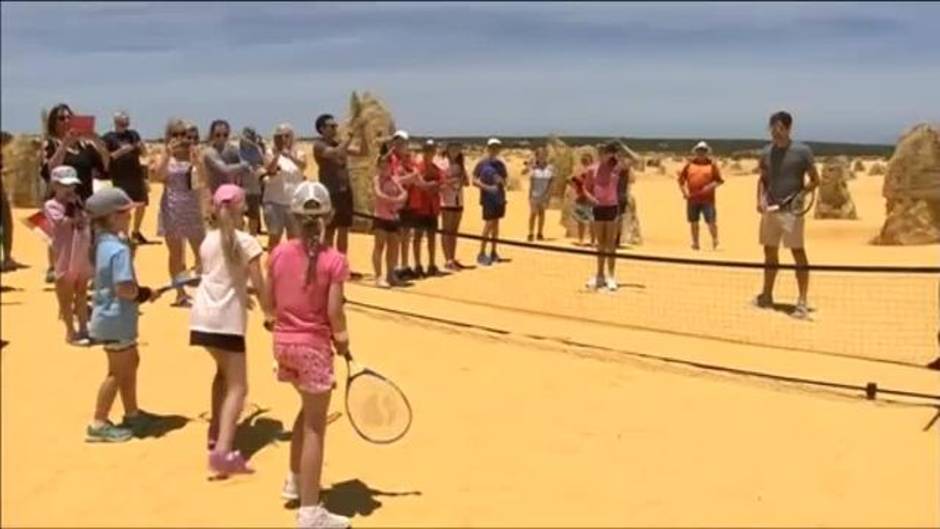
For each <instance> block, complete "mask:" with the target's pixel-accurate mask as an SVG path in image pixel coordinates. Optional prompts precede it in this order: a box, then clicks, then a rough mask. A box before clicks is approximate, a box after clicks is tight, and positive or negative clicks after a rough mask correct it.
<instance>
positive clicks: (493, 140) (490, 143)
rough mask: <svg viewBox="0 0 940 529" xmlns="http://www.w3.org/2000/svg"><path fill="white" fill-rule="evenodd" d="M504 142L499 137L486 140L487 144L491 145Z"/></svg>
mask: <svg viewBox="0 0 940 529" xmlns="http://www.w3.org/2000/svg"><path fill="white" fill-rule="evenodd" d="M502 144H503V142H501V141H499V138H490V139H488V140H486V146H487V147H490V146H492V145H502Z"/></svg>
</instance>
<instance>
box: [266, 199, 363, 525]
mask: <svg viewBox="0 0 940 529" xmlns="http://www.w3.org/2000/svg"><path fill="white" fill-rule="evenodd" d="M290 209H291V214H292V215H293V216H294V219H295V221H296V225H297V226H298V227H299V229H300V237H299V238H297V239H293V240H289V241H287V242H284V243H281V244H280V245H278V246H277V248H275V249H274V251H273V252H271V258H270V260H269V261H268V277H269V279H270V281H269V283H268V288H269V299H270V300H271V301H272V305H273V313H274V317H273V319H271V320H268V321H266V322H265V326H266V327H267V328H268V329H271V330H272V331H273V332H274V358H275V359H276V360H277V366H278V367H277V370H278V371H277V376H278V380H281V381H283V382H290V383H291V384H293V385H294V388H295V389H296V390H297V392H298V393H299V394H300V400H301V405H302V409H301V411H300V413H298V414H297V419H296V420H295V421H294V428H293V435H292V437H291V450H290V453H291V456H290V474H289V475H288V478H287V480H286V482H285V484H284V489H283V491H282V496H283V497H284V498H285V499H287V500H296V499H298V498H299V499H300V511H299V512H298V514H297V521H298V525H299V526H300V527H348V523H349V520H348V519H346V518H344V517H341V516H337V515H335V514H332V513H330V512H328V511H327V510H326V509H324V508H323V506H322V505H320V472H321V470H322V467H323V441H324V434H325V433H326V412H327V409H328V408H329V405H330V391H331V390H332V389H333V386H334V379H333V352H332V347H331V345H330V344H331V342H332V345H333V347H335V348H336V351H337V353H339V354H346V353H347V352H348V350H349V334H348V333H347V332H346V316H345V313H344V312H343V300H344V298H343V283H344V282H345V281H347V280H348V279H349V263H348V262H347V260H346V256H344V255H343V254H342V253H340V252H339V251H337V250H336V249H334V248H333V247H332V246H330V245H329V244H328V243H327V242H325V239H324V232H325V230H326V226H327V224H328V223H329V221H330V218H331V216H332V204H331V201H330V194H329V191H327V189H326V187H325V186H323V184H321V183H319V182H302V183H301V184H300V185H298V186H297V188H296V190H295V191H294V194H293V197H292V199H291V206H290Z"/></svg>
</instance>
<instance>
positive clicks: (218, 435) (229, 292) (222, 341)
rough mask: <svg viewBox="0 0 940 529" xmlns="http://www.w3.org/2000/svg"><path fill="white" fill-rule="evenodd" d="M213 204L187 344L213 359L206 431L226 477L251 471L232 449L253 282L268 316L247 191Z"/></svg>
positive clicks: (225, 187) (225, 190)
mask: <svg viewBox="0 0 940 529" xmlns="http://www.w3.org/2000/svg"><path fill="white" fill-rule="evenodd" d="M212 202H213V207H214V212H213V216H214V219H213V221H214V223H215V227H214V229H212V230H211V231H209V232H208V233H207V234H206V238H205V239H204V240H203V241H202V245H201V246H200V247H199V254H200V257H201V262H202V280H201V282H200V283H199V287H198V289H197V290H196V297H195V299H194V301H193V308H192V312H191V313H190V319H189V329H190V334H189V344H190V345H195V346H201V347H204V348H205V349H206V350H207V351H208V352H209V354H210V355H212V359H213V360H215V364H216V372H215V378H214V379H213V380H212V397H211V401H212V416H211V418H210V420H209V432H208V437H209V439H208V447H209V450H210V452H209V469H210V470H211V471H212V472H214V473H215V475H216V476H219V477H224V476H228V475H230V474H246V473H251V472H253V470H252V469H251V468H249V467H248V464H247V462H246V461H245V459H244V458H243V457H242V455H241V454H240V453H239V452H238V451H237V450H233V444H234V441H235V427H236V424H237V423H238V417H239V415H241V412H242V408H243V406H244V403H245V395H246V394H247V392H248V383H247V375H246V367H245V325H246V320H247V319H248V308H249V297H248V282H249V281H250V282H251V285H252V287H254V289H255V292H257V293H258V301H259V302H260V304H261V309H262V310H263V311H264V313H265V315H267V314H269V313H270V311H269V309H268V306H269V305H268V300H267V290H266V288H265V286H264V277H263V276H262V274H261V264H260V259H259V256H260V255H261V253H262V249H261V245H260V244H259V243H258V241H257V240H256V239H255V238H254V237H252V236H251V235H249V234H248V233H245V232H244V231H242V228H243V226H244V221H245V217H244V212H245V207H246V205H245V192H244V191H243V190H242V188H240V187H238V186H237V185H234V184H222V185H220V186H219V187H218V189H216V191H215V193H214V194H213V196H212Z"/></svg>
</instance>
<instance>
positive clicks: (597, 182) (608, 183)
mask: <svg viewBox="0 0 940 529" xmlns="http://www.w3.org/2000/svg"><path fill="white" fill-rule="evenodd" d="M618 151H619V146H618V145H617V144H616V143H609V144H607V145H605V146H604V149H603V150H602V152H601V159H600V161H599V162H598V164H597V165H595V166H594V167H593V168H592V169H591V170H590V171H588V172H587V177H586V178H585V182H584V195H585V196H586V197H587V199H588V201H589V202H590V203H591V204H593V205H594V234H595V237H596V238H597V275H596V276H595V277H592V278H591V279H588V282H587V287H588V288H591V289H594V288H601V287H604V286H606V287H607V289H608V290H611V291H613V290H617V280H616V279H614V265H615V264H616V262H617V258H616V251H617V232H618V231H619V230H618V228H617V223H618V221H619V219H620V211H619V206H618V201H617V183H618V179H619V178H620V175H621V173H622V172H623V168H622V167H621V166H620V162H619V161H618V159H617V152H618ZM605 262H606V264H607V276H606V278H605V276H604V264H605Z"/></svg>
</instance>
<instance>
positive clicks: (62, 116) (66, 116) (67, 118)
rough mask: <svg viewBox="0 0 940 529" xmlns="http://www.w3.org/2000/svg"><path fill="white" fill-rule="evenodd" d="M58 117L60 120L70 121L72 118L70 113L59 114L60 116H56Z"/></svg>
mask: <svg viewBox="0 0 940 529" xmlns="http://www.w3.org/2000/svg"><path fill="white" fill-rule="evenodd" d="M56 119H57V120H59V121H68V120H70V119H72V116H71V115H69V114H59V115H58V116H56Z"/></svg>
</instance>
